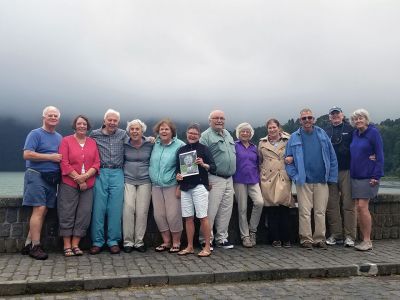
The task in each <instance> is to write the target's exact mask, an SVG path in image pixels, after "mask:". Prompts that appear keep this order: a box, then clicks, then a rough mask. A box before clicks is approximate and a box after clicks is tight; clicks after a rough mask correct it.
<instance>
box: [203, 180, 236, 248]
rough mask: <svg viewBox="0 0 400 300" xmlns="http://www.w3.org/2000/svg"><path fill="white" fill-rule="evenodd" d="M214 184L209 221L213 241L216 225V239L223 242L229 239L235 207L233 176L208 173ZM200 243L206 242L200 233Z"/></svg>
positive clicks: (210, 197)
mask: <svg viewBox="0 0 400 300" xmlns="http://www.w3.org/2000/svg"><path fill="white" fill-rule="evenodd" d="M208 180H209V182H210V184H211V186H212V188H211V190H210V193H209V194H208V221H209V223H210V228H211V241H213V239H214V236H213V227H214V225H215V229H216V234H215V241H216V242H217V243H223V242H224V241H227V240H228V228H229V221H230V220H231V215H232V207H233V193H234V192H233V181H232V177H229V178H227V179H225V178H222V177H218V176H215V175H211V174H210V175H208ZM199 241H200V243H202V242H204V238H203V236H202V235H201V234H200V235H199Z"/></svg>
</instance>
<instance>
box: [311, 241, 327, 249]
mask: <svg viewBox="0 0 400 300" xmlns="http://www.w3.org/2000/svg"><path fill="white" fill-rule="evenodd" d="M314 247H316V248H320V249H322V250H328V246H327V245H326V243H325V242H318V243H315V244H314Z"/></svg>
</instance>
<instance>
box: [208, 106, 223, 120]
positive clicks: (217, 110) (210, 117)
mask: <svg viewBox="0 0 400 300" xmlns="http://www.w3.org/2000/svg"><path fill="white" fill-rule="evenodd" d="M216 112H222V113H223V114H224V115H225V113H224V112H223V111H222V110H220V109H216V110H213V111H212V112H210V114H209V115H208V120H209V121H211V119H212V115H213V114H214V113H216Z"/></svg>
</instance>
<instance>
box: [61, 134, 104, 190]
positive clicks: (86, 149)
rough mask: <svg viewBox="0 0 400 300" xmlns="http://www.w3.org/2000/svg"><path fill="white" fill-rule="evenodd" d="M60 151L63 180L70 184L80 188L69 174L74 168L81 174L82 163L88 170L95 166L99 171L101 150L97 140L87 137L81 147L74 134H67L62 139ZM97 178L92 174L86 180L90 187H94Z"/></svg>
mask: <svg viewBox="0 0 400 300" xmlns="http://www.w3.org/2000/svg"><path fill="white" fill-rule="evenodd" d="M58 152H59V153H60V154H62V160H61V163H60V166H61V174H62V182H63V183H65V184H68V185H69V186H72V187H74V188H78V184H77V183H76V182H75V181H74V180H73V179H72V178H71V177H69V176H68V174H69V173H71V172H72V171H73V170H75V171H76V172H77V173H78V174H81V172H82V164H85V171H86V172H87V171H88V170H89V169H90V168H95V169H96V170H97V172H99V168H100V157H99V151H98V149H97V145H96V142H95V141H94V140H93V139H91V138H89V137H87V138H86V142H85V145H84V146H83V147H81V145H80V144H79V143H78V141H77V140H76V138H75V137H74V136H73V135H69V136H66V137H64V138H63V139H62V141H61V145H60V148H59V149H58ZM95 179H96V176H92V177H90V178H89V179H88V180H87V181H86V184H87V187H88V188H91V187H93V185H94V181H95Z"/></svg>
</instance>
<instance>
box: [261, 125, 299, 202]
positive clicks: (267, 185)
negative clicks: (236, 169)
mask: <svg viewBox="0 0 400 300" xmlns="http://www.w3.org/2000/svg"><path fill="white" fill-rule="evenodd" d="M281 136H282V139H281V141H280V143H279V145H278V147H277V148H276V149H275V146H274V145H272V144H271V143H270V142H269V141H268V137H265V138H262V139H260V143H259V144H258V152H259V155H260V186H261V192H262V195H263V198H264V206H278V205H284V206H288V207H293V204H294V203H293V197H292V182H291V180H290V179H289V177H288V175H287V173H286V171H285V162H284V158H285V148H286V144H287V142H288V139H289V137H290V135H289V134H288V133H286V132H283V133H282V134H281Z"/></svg>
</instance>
